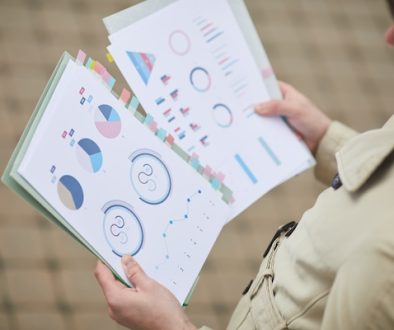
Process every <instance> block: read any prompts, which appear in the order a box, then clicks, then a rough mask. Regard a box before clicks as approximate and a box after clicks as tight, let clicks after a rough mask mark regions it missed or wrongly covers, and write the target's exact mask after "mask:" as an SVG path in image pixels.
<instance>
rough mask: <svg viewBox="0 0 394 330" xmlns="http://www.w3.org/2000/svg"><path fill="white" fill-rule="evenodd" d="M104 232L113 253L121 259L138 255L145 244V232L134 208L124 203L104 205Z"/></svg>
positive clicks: (115, 202) (113, 202)
mask: <svg viewBox="0 0 394 330" xmlns="http://www.w3.org/2000/svg"><path fill="white" fill-rule="evenodd" d="M103 211H104V222H103V231H104V236H105V239H106V241H107V243H108V245H109V246H110V247H111V249H112V252H113V253H114V254H116V255H117V256H119V257H122V256H123V255H131V256H134V255H136V254H137V253H138V252H139V251H140V250H141V248H142V245H143V243H144V230H143V229H142V224H141V221H140V219H139V218H138V216H137V215H136V214H135V213H134V211H133V208H132V207H131V206H130V205H128V204H127V203H125V202H122V201H111V202H108V203H107V204H105V205H104V207H103Z"/></svg>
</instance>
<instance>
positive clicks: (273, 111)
mask: <svg viewBox="0 0 394 330" xmlns="http://www.w3.org/2000/svg"><path fill="white" fill-rule="evenodd" d="M255 111H256V112H257V113H258V114H260V115H263V116H280V115H285V116H286V115H288V114H289V112H291V111H290V109H289V106H288V104H286V102H285V101H280V100H273V101H268V102H264V103H260V104H258V105H256V106H255Z"/></svg>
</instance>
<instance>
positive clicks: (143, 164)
mask: <svg viewBox="0 0 394 330" xmlns="http://www.w3.org/2000/svg"><path fill="white" fill-rule="evenodd" d="M129 160H130V161H131V169H130V178H131V184H132V186H133V189H134V191H135V192H136V193H137V194H138V196H139V198H140V200H142V201H143V202H145V203H147V204H151V205H156V204H160V203H163V202H164V201H165V200H166V199H167V198H168V196H169V195H170V193H171V188H172V180H171V175H170V172H169V170H168V168H167V166H166V165H165V164H164V162H163V161H162V160H161V158H160V155H158V154H157V153H155V152H154V151H152V150H148V149H140V150H137V151H136V152H134V153H133V154H132V155H131V156H130V157H129Z"/></svg>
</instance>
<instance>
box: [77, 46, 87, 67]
mask: <svg viewBox="0 0 394 330" xmlns="http://www.w3.org/2000/svg"><path fill="white" fill-rule="evenodd" d="M85 59H86V53H85V52H84V51H83V50H81V49H80V50H79V51H78V55H77V62H79V63H81V64H83V63H84V62H85Z"/></svg>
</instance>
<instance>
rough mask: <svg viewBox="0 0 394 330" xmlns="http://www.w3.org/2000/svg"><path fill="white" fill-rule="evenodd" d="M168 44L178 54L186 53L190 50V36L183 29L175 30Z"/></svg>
mask: <svg viewBox="0 0 394 330" xmlns="http://www.w3.org/2000/svg"><path fill="white" fill-rule="evenodd" d="M168 44H169V47H170V49H171V50H172V51H173V52H174V54H176V55H181V56H182V55H186V54H187V53H188V52H189V51H190V46H191V42H190V38H189V36H188V35H187V34H186V33H185V32H184V31H182V30H175V31H173V32H172V33H171V34H170V36H169V37H168Z"/></svg>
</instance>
